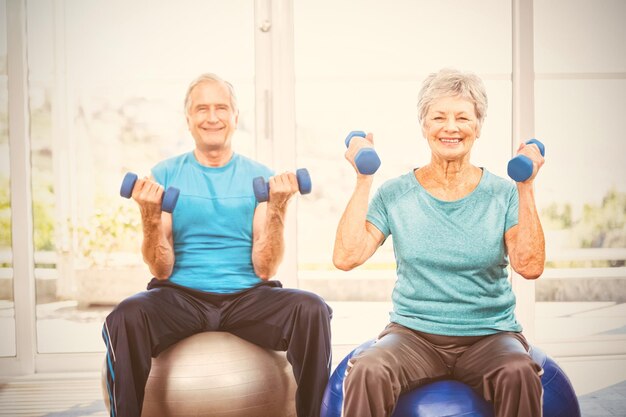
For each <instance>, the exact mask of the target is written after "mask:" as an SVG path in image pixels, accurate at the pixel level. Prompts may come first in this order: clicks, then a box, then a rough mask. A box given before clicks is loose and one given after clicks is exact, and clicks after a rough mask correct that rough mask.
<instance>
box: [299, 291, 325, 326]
mask: <svg viewBox="0 0 626 417" xmlns="http://www.w3.org/2000/svg"><path fill="white" fill-rule="evenodd" d="M296 302H297V308H298V311H299V313H300V314H301V315H302V316H303V317H307V318H317V319H321V320H323V321H330V319H331V317H332V314H333V310H332V309H331V308H330V306H329V305H328V304H326V302H325V301H324V300H323V299H322V297H320V296H319V295H317V294H314V293H311V292H308V291H301V292H300V294H298V297H297V301H296Z"/></svg>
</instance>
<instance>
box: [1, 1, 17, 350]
mask: <svg viewBox="0 0 626 417" xmlns="http://www.w3.org/2000/svg"><path fill="white" fill-rule="evenodd" d="M0 10H2V13H0V333H1V334H3V335H5V337H3V338H2V339H1V340H0V356H15V308H14V304H13V252H12V249H11V243H12V239H11V235H12V230H11V227H12V222H11V194H10V184H11V171H10V169H9V168H10V167H9V114H8V110H9V109H8V105H9V99H8V80H9V77H8V74H7V20H6V15H7V14H6V1H5V0H1V1H0Z"/></svg>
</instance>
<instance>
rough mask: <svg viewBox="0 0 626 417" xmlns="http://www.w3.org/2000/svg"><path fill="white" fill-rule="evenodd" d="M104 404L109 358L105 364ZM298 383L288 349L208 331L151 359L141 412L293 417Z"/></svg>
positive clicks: (145, 415)
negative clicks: (268, 346)
mask: <svg viewBox="0 0 626 417" xmlns="http://www.w3.org/2000/svg"><path fill="white" fill-rule="evenodd" d="M102 383H103V394H104V398H105V404H106V406H107V409H109V403H108V402H109V401H108V394H107V389H106V359H105V363H104V366H103V368H102ZM295 392H296V382H295V379H294V376H293V371H292V369H291V365H290V364H289V362H288V361H287V358H286V355H285V353H284V352H276V351H273V350H267V349H264V348H262V347H259V346H257V345H255V344H252V343H250V342H247V341H245V340H243V339H241V338H239V337H237V336H235V335H233V334H231V333H226V332H204V333H198V334H195V335H193V336H190V337H188V338H186V339H183V340H181V341H180V342H178V343H176V344H175V345H173V346H171V347H169V348H168V349H167V350H165V351H163V352H162V353H161V354H160V355H159V356H158V357H157V358H153V359H152V369H151V371H150V376H149V377H148V382H147V384H146V394H145V397H144V401H143V412H142V414H141V415H142V417H192V416H193V417H209V416H210V417H222V416H223V417H226V416H228V417H238V416H245V417H268V416H272V417H295V415H296V412H295Z"/></svg>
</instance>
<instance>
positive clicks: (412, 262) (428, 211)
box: [367, 169, 522, 336]
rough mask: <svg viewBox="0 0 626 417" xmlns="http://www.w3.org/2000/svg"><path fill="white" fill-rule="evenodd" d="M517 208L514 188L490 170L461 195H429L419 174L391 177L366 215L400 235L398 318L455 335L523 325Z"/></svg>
mask: <svg viewBox="0 0 626 417" xmlns="http://www.w3.org/2000/svg"><path fill="white" fill-rule="evenodd" d="M518 206H519V197H518V193H517V189H516V188H515V186H514V185H513V184H512V183H511V182H509V181H507V180H505V179H503V178H500V177H498V176H495V175H493V174H491V173H489V172H488V171H487V170H486V169H483V175H482V178H481V180H480V182H479V184H478V186H477V187H476V188H475V189H474V190H473V191H472V192H471V193H470V194H468V195H467V196H465V197H463V198H461V199H459V200H456V201H442V200H439V199H437V198H435V197H433V196H432V195H430V194H429V193H428V192H427V191H426V190H425V189H424V188H423V187H422V186H421V184H420V183H419V182H418V181H417V179H416V178H415V174H414V172H409V173H408V174H405V175H402V176H401V177H398V178H396V179H392V180H390V181H387V182H386V183H384V184H383V185H382V186H381V187H380V188H379V189H378V191H377V192H376V194H375V195H374V197H373V199H372V201H371V203H370V206H369V211H368V214H367V220H368V221H369V222H370V223H372V224H373V225H374V226H376V228H378V229H379V230H380V231H381V232H382V233H383V234H384V236H385V238H387V237H388V236H389V235H393V243H394V252H395V257H396V263H397V271H396V272H397V281H396V284H395V287H394V290H393V294H392V301H393V311H392V312H391V321H392V322H396V323H398V324H401V325H403V326H406V327H409V328H411V329H414V330H417V331H421V332H425V333H432V334H440V335H449V336H478V335H487V334H492V333H496V332H499V331H514V332H519V331H521V330H522V328H521V326H520V325H519V323H518V322H517V321H516V319H515V314H514V310H515V295H514V294H513V291H512V289H511V284H510V282H509V279H508V276H509V274H508V268H507V267H508V264H509V262H508V256H507V253H506V248H505V244H504V233H505V232H506V231H507V230H508V229H509V228H510V227H512V226H514V225H516V224H517V222H518Z"/></svg>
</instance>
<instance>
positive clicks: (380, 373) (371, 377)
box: [344, 349, 394, 387]
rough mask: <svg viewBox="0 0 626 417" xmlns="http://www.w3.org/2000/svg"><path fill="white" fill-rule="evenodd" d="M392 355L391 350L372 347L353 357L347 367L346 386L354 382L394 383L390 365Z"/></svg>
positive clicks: (386, 384) (364, 383) (365, 383)
mask: <svg viewBox="0 0 626 417" xmlns="http://www.w3.org/2000/svg"><path fill="white" fill-rule="evenodd" d="M391 356H392V355H391V354H390V353H389V352H385V351H382V350H381V349H372V350H369V351H365V352H362V353H361V354H360V355H358V356H356V357H353V358H351V359H350V360H349V362H348V366H347V367H346V376H345V379H344V380H345V382H344V383H345V385H346V387H349V386H350V385H352V384H356V385H368V384H372V383H375V384H377V385H380V384H385V386H388V385H394V384H393V379H394V378H393V374H392V372H391V368H392V367H391V366H390V361H391V360H393V358H392V357H391Z"/></svg>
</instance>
